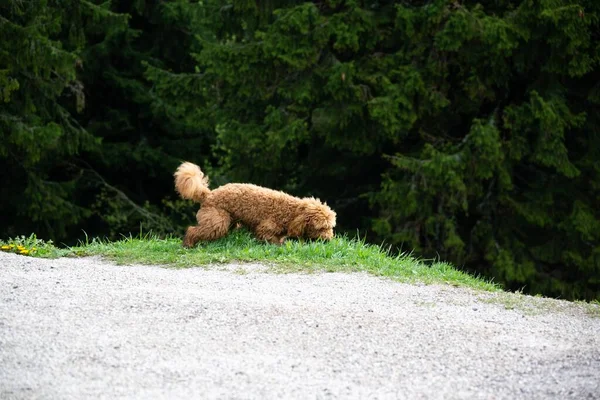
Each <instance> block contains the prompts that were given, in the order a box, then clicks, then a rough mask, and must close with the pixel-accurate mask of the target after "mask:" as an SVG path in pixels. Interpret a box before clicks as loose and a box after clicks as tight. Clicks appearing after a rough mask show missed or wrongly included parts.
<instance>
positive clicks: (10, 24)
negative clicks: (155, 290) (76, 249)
mask: <svg viewBox="0 0 600 400" xmlns="http://www.w3.org/2000/svg"><path fill="white" fill-rule="evenodd" d="M66 15H68V16H69V17H68V18H66V17H65V16H66ZM599 18H600V3H599V2H597V1H595V0H535V1H534V0H521V1H517V0H494V1H488V0H482V1H478V2H476V1H454V0H427V1H422V0H410V1H396V2H394V1H383V2H380V1H372V2H367V1H356V0H354V1H353V0H327V1H322V2H298V1H290V0H276V1H275V0H273V1H259V2H254V1H252V2H251V1H247V0H202V1H187V0H173V1H158V0H149V1H144V2H141V1H140V2H129V1H125V0H115V1H113V2H112V3H100V2H98V3H97V4H96V3H92V2H81V1H72V2H69V1H66V2H64V1H61V2H57V1H48V2H43V1H36V2H33V3H23V2H19V1H14V0H10V1H9V2H8V3H6V5H4V3H3V5H1V6H0V35H2V37H7V36H10V37H14V38H15V40H14V41H6V40H3V41H2V42H1V43H0V95H1V96H2V103H1V105H0V128H1V132H2V135H3V136H2V139H3V140H2V142H1V143H0V167H1V171H2V172H0V175H1V176H0V178H2V182H3V183H2V198H1V199H0V205H1V207H2V210H3V211H4V210H7V212H6V215H8V216H9V219H10V221H9V223H8V224H6V225H5V226H6V229H5V230H6V231H7V232H8V233H9V234H12V235H14V234H25V233H29V232H28V231H32V230H35V231H36V232H38V233H39V234H40V236H44V235H45V234H48V235H50V234H53V235H54V237H55V238H61V239H62V238H64V237H66V236H69V235H71V236H72V235H73V233H72V232H73V230H74V229H76V228H84V229H86V230H87V231H88V232H89V233H91V234H94V235H97V234H107V235H112V236H114V235H117V234H118V233H121V232H123V233H126V232H129V231H132V230H136V229H137V227H138V226H139V225H140V224H141V225H143V227H144V229H147V228H152V229H155V230H156V231H157V232H159V233H170V232H180V231H181V225H183V224H185V223H186V220H190V219H191V218H192V217H193V208H192V207H190V206H189V205H188V204H187V203H184V202H181V201H179V200H175V194H174V193H173V188H172V172H173V170H174V168H175V167H176V165H177V163H178V162H179V161H180V160H183V159H186V160H189V161H194V162H196V163H198V164H200V165H202V167H203V169H204V170H205V171H206V172H207V173H208V175H209V176H210V177H211V179H212V182H213V185H215V186H218V185H219V184H222V183H224V182H227V181H248V182H254V183H257V184H262V185H266V186H270V187H273V188H278V189H284V190H286V191H289V192H291V193H293V194H298V195H303V196H306V195H315V196H319V197H321V198H322V199H324V200H326V201H327V202H328V203H329V204H331V205H332V206H333V207H334V208H335V209H336V211H337V212H338V219H339V227H340V230H342V231H343V230H347V231H350V232H352V233H354V232H355V231H356V230H357V229H359V230H361V231H367V232H368V238H369V239H370V240H372V241H377V242H380V241H385V242H386V243H389V244H392V245H395V246H397V247H398V248H402V249H404V250H409V251H411V250H413V249H414V251H415V254H418V255H421V256H424V257H441V258H442V259H444V260H448V261H452V262H453V263H456V264H457V265H459V266H461V267H463V268H465V269H468V270H473V271H477V272H479V273H483V274H485V275H487V276H490V277H494V278H495V279H496V280H497V281H500V282H502V283H504V284H506V285H507V286H508V287H509V288H512V289H521V288H524V290H525V291H527V292H531V293H540V292H541V293H545V294H547V295H553V296H562V297H569V298H571V297H579V298H594V297H596V298H597V297H599V296H600V211H599V207H598V205H599V204H600V167H599V166H598V165H600V164H598V162H597V161H596V160H598V159H600V154H598V153H600V132H599V129H600V128H598V127H599V126H600V121H599V119H600V113H599V111H598V110H599V109H600V20H599ZM40 21H42V22H43V23H40ZM32 43H35V46H32V45H31V44H32Z"/></svg>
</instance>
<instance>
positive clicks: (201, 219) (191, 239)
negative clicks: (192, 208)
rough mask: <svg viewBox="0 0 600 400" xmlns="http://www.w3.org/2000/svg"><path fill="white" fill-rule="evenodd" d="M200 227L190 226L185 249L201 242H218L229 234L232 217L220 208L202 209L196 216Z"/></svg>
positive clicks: (184, 239) (186, 234) (185, 240)
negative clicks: (217, 240)
mask: <svg viewBox="0 0 600 400" xmlns="http://www.w3.org/2000/svg"><path fill="white" fill-rule="evenodd" d="M196 218H197V219H198V225H196V226H190V227H189V228H188V229H187V231H186V233H185V237H184V238H183V246H184V247H193V246H194V245H196V243H198V242H199V241H201V240H216V239H219V238H222V237H223V236H225V235H226V234H227V232H229V226H230V225H231V216H230V215H229V213H227V212H226V211H224V210H221V209H218V208H212V207H211V208H202V209H200V211H198V215H197V216H196Z"/></svg>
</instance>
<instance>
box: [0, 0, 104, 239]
mask: <svg viewBox="0 0 600 400" xmlns="http://www.w3.org/2000/svg"><path fill="white" fill-rule="evenodd" d="M113 17H116V16H113V15H112V14H111V13H109V12H108V11H107V10H106V9H105V8H102V7H99V6H96V5H95V4H93V3H91V2H88V1H61V2H56V1H45V0H37V1H29V2H22V1H16V0H7V1H4V2H2V4H1V5H0V37H2V38H3V39H2V40H1V41H0V93H1V102H0V132H1V135H2V137H1V140H0V181H1V182H2V193H3V195H2V198H1V199H0V209H2V214H3V218H2V220H3V223H2V225H3V226H2V228H0V230H1V231H2V234H3V235H6V236H12V235H16V234H18V233H26V232H31V231H32V230H33V231H37V232H39V233H40V234H42V235H46V236H54V237H56V236H61V235H64V234H65V232H66V230H67V228H68V227H69V226H72V225H74V224H76V223H77V222H79V221H81V220H82V219H84V218H85V217H86V216H87V215H89V210H88V209H85V208H83V207H81V206H80V205H78V204H77V202H76V201H74V200H73V198H72V196H73V194H74V192H75V188H76V186H77V184H78V174H77V170H76V169H73V168H72V164H71V162H70V161H71V159H72V157H73V156H74V155H76V154H77V153H79V152H80V151H85V150H91V149H93V148H95V147H97V146H98V141H97V140H96V138H94V137H93V136H92V135H91V134H89V132H86V130H85V129H83V128H82V127H81V126H80V125H79V124H78V123H77V121H76V119H75V118H74V117H73V116H74V114H76V113H77V112H80V111H81V110H82V109H83V108H84V107H85V102H86V97H85V93H84V90H83V87H82V85H81V82H80V81H79V80H78V77H77V74H78V72H79V71H80V70H81V68H83V67H84V66H83V63H82V59H81V56H80V53H81V49H82V47H83V46H84V45H85V35H84V30H83V24H84V23H85V22H86V21H88V20H99V19H102V20H104V21H105V22H106V20H107V18H113ZM106 26H108V24H107V25H106Z"/></svg>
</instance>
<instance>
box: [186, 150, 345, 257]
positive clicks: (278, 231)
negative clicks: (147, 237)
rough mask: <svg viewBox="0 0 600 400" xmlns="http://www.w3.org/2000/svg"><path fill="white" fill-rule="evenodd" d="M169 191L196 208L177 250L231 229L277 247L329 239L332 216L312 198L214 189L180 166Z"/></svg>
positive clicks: (191, 168)
mask: <svg viewBox="0 0 600 400" xmlns="http://www.w3.org/2000/svg"><path fill="white" fill-rule="evenodd" d="M174 176H175V189H176V190H177V192H178V193H179V194H180V195H181V197H182V198H184V199H189V200H193V201H195V202H197V203H200V204H201V208H200V210H199V211H198V213H197V214H196V219H197V220H198V225H196V226H190V227H189V228H188V229H187V232H186V234H185V238H184V240H183V245H184V246H186V247H193V246H194V245H195V244H196V243H198V242H199V241H201V240H215V239H218V238H220V237H223V236H225V235H226V234H227V233H228V232H229V229H230V227H231V226H232V225H233V224H240V223H241V224H242V225H244V226H246V227H248V228H249V229H251V230H252V231H253V232H254V234H255V235H256V237H257V238H259V239H261V240H266V241H268V242H271V243H283V241H284V240H285V239H286V238H287V237H304V238H309V239H324V240H329V239H331V238H332V237H333V228H334V227H335V222H336V221H335V218H336V214H335V212H334V211H333V210H331V208H329V207H328V206H327V204H326V203H321V201H320V200H319V199H315V198H312V197H310V198H298V197H294V196H290V195H289V194H286V193H284V192H280V191H276V190H272V189H267V188H264V187H261V186H256V185H252V184H249V183H229V184H227V185H223V186H221V187H219V188H217V189H215V190H212V191H211V190H210V189H209V188H208V178H207V177H205V176H204V173H203V172H202V171H201V170H200V168H199V167H198V166H197V165H195V164H192V163H190V162H184V163H183V164H181V165H180V166H179V168H177V171H175V174H174Z"/></svg>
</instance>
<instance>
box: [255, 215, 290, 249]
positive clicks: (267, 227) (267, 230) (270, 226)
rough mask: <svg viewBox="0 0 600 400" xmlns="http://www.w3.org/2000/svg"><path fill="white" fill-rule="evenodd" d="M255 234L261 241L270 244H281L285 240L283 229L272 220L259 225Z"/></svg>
mask: <svg viewBox="0 0 600 400" xmlns="http://www.w3.org/2000/svg"><path fill="white" fill-rule="evenodd" d="M254 233H255V235H256V237H257V238H258V239H259V240H266V241H267V242H269V243H275V244H281V243H283V241H284V240H285V236H284V235H283V229H281V227H280V226H278V225H277V224H275V223H274V222H273V221H270V220H265V221H262V222H261V223H260V224H258V225H257V226H256V228H255V229H254Z"/></svg>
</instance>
